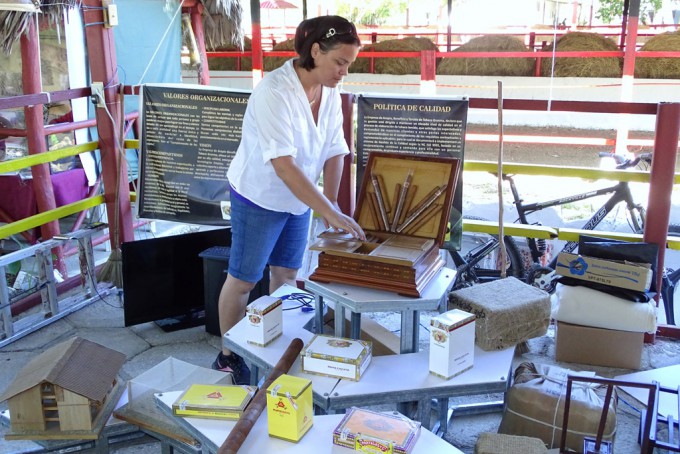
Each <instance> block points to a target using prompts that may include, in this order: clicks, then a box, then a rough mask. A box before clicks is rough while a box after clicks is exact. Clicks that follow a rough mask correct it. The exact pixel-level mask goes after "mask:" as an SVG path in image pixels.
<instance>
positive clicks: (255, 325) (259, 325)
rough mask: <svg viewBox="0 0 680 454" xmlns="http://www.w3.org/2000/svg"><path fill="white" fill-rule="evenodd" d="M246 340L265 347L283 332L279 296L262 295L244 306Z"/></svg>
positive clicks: (281, 307)
mask: <svg viewBox="0 0 680 454" xmlns="http://www.w3.org/2000/svg"><path fill="white" fill-rule="evenodd" d="M246 318H247V319H248V323H247V325H246V326H247V328H246V336H247V337H246V341H247V342H248V343H250V344H255V345H259V346H260V347H265V346H267V345H269V344H270V343H271V342H272V341H273V340H274V339H276V338H277V337H279V336H280V335H281V334H282V333H283V304H282V303H281V298H277V297H275V296H269V295H264V296H261V297H259V298H258V299H256V300H255V301H253V302H252V303H250V304H249V305H248V307H247V308H246Z"/></svg>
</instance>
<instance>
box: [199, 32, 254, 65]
mask: <svg viewBox="0 0 680 454" xmlns="http://www.w3.org/2000/svg"><path fill="white" fill-rule="evenodd" d="M252 44H253V43H252V41H251V40H250V38H248V37H246V38H244V41H243V50H244V51H245V50H252V49H253V45H252ZM206 50H207V51H208V52H237V51H240V50H241V49H240V48H239V47H238V46H235V45H233V44H230V45H227V46H220V47H216V48H214V49H210V48H208V49H206ZM236 63H237V60H236V58H234V57H220V58H209V59H208V68H210V69H212V70H215V71H236V67H237V64H236ZM252 70H253V59H252V58H251V57H241V71H252Z"/></svg>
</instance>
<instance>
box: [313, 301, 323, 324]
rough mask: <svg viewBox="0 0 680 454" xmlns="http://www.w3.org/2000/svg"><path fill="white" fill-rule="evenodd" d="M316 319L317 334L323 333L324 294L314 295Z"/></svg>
mask: <svg viewBox="0 0 680 454" xmlns="http://www.w3.org/2000/svg"><path fill="white" fill-rule="evenodd" d="M314 319H315V320H316V322H315V324H316V327H315V328H316V332H317V334H323V296H321V295H314Z"/></svg>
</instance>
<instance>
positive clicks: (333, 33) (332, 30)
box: [326, 28, 337, 39]
mask: <svg viewBox="0 0 680 454" xmlns="http://www.w3.org/2000/svg"><path fill="white" fill-rule="evenodd" d="M336 33H337V32H336V31H335V29H334V28H329V29H328V31H327V32H326V39H328V38H330V37H331V36H335V34H336Z"/></svg>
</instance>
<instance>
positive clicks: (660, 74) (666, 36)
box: [635, 30, 680, 79]
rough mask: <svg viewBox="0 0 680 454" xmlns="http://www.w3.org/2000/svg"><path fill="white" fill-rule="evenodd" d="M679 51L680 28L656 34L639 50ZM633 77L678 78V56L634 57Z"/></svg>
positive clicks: (679, 76)
mask: <svg viewBox="0 0 680 454" xmlns="http://www.w3.org/2000/svg"><path fill="white" fill-rule="evenodd" d="M659 51H667V52H678V51H680V30H678V31H675V32H666V33H662V34H660V35H656V36H654V37H653V38H651V39H650V40H649V41H647V42H646V43H645V44H644V45H643V46H642V47H641V48H640V52H659ZM635 77H640V78H646V79H680V58H658V57H651V58H636V59H635Z"/></svg>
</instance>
